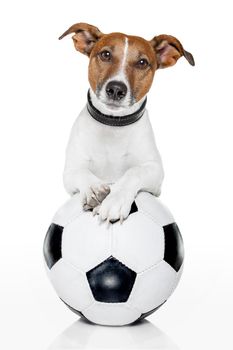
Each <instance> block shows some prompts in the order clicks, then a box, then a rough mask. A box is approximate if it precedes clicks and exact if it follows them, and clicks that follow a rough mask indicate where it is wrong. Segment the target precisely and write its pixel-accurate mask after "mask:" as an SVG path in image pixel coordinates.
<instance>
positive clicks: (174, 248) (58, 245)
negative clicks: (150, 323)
mask: <svg viewBox="0 0 233 350" xmlns="http://www.w3.org/2000/svg"><path fill="white" fill-rule="evenodd" d="M44 258H45V265H46V269H47V272H48V276H49V279H50V280H51V282H52V285H53V286H54V288H55V290H56V292H57V294H58V296H59V297H60V299H61V300H62V301H63V302H64V303H65V304H66V305H67V306H68V307H69V308H70V309H71V310H72V311H74V312H75V313H77V314H78V315H80V316H82V317H84V318H86V319H88V320H89V321H91V322H94V323H97V324H101V325H114V326H119V325H125V324H129V323H132V322H135V321H136V320H139V319H143V318H145V317H147V316H148V315H150V314H151V313H152V312H154V311H156V310H157V309H158V308H159V307H160V306H161V305H162V304H164V303H165V302H166V301H167V299H168V298H169V296H170V295H171V294H172V292H173V291H174V289H175V288H176V286H177V284H178V282H179V279H180V276H181V273H182V268H183V259H184V250H183V241H182V237H181V234H180V232H179V229H178V226H177V225H176V223H175V222H174V219H173V217H172V215H171V213H170V212H169V211H168V209H167V208H166V207H164V205H162V204H161V202H160V201H159V200H158V199H157V198H156V197H155V196H153V195H151V194H149V193H147V192H140V193H139V194H138V196H137V197H136V199H135V202H134V203H133V205H132V208H131V212H130V215H129V217H128V218H127V219H126V220H125V221H124V222H123V224H121V223H120V222H119V221H118V222H115V223H113V224H110V225H109V226H107V224H106V222H102V223H99V220H98V216H97V215H96V216H95V217H93V215H92V212H87V211H83V209H82V207H81V203H80V198H79V195H78V194H76V195H74V196H73V197H72V198H71V199H70V200H69V201H68V202H66V203H65V204H64V205H63V206H62V207H61V208H60V209H59V210H58V212H57V213H56V214H55V216H54V218H53V221H52V224H51V225H50V227H49V229H48V232H47V235H46V237H45V241H44Z"/></svg>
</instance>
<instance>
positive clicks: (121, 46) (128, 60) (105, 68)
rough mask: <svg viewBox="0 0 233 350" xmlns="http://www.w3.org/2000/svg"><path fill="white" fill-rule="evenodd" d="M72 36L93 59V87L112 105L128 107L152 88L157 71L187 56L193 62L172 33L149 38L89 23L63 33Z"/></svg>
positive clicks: (80, 49)
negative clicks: (116, 31)
mask: <svg viewBox="0 0 233 350" xmlns="http://www.w3.org/2000/svg"><path fill="white" fill-rule="evenodd" d="M70 33H75V34H74V35H73V37H72V39H73V42H74V46H75V49H76V50H77V51H79V52H81V53H83V54H85V55H87V56H88V57H89V59H90V62H89V82H90V86H91V88H92V90H93V92H94V93H95V95H96V96H97V98H98V99H100V100H101V101H102V102H103V103H104V104H106V105H108V106H109V107H111V108H116V109H117V108H119V107H129V106H132V105H133V104H134V103H135V102H138V101H140V100H142V98H143V97H144V96H145V95H146V94H147V92H148V91H149V89H150V87H151V84H152V81H153V77H154V74H155V71H156V70H157V69H160V68H167V67H170V66H173V65H174V64H175V63H176V62H177V60H178V59H179V58H180V57H182V56H184V57H185V58H186V59H187V61H188V62H189V63H190V64H191V65H194V59H193V56H192V54H191V53H189V52H188V51H185V50H184V48H183V46H182V44H181V43H180V41H179V40H177V39H176V38H175V37H173V36H170V35H158V36H155V37H154V38H153V39H152V40H150V41H147V40H145V39H143V38H141V37H137V36H130V35H125V34H122V33H111V34H103V33H102V32H101V31H100V30H99V29H98V28H97V27H94V26H92V25H89V24H86V23H77V24H74V25H73V26H71V27H70V28H69V29H68V30H67V31H66V32H65V33H64V34H62V35H61V36H60V38H59V39H62V38H63V37H64V36H66V35H68V34H70Z"/></svg>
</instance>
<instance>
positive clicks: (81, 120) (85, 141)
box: [59, 23, 195, 223]
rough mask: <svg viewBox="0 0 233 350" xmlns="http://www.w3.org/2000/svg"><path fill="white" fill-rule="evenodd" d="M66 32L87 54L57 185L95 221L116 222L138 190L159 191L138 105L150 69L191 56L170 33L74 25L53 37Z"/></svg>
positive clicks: (158, 166)
mask: <svg viewBox="0 0 233 350" xmlns="http://www.w3.org/2000/svg"><path fill="white" fill-rule="evenodd" d="M71 33H72V34H74V35H73V36H72V39H73V43H74V47H75V49H76V50H77V51H79V52H81V53H82V54H84V55H86V56H88V57H89V68H88V79H89V83H90V90H89V92H88V99H87V100H88V101H87V105H86V106H85V108H84V109H83V110H82V111H81V113H80V115H79V116H78V118H77V119H76V121H75V123H74V125H73V128H72V131H71V135H70V139H69V142H68V145H67V149H66V161H65V169H64V177H63V179H64V186H65V189H66V190H67V192H68V193H69V194H71V195H73V194H75V193H77V192H79V193H80V198H81V202H82V206H83V209H84V210H92V211H93V215H96V214H98V215H99V218H100V221H105V220H106V221H107V222H108V223H109V222H115V221H118V220H120V222H121V223H122V222H123V221H124V219H126V218H127V217H128V215H129V213H130V209H131V205H132V203H133V201H134V199H135V197H136V196H137V193H138V192H139V191H147V192H150V193H152V194H153V195H155V196H159V195H160V193H161V185H162V182H163V178H164V170H163V165H162V161H161V157H160V154H159V152H158V149H157V147H156V143H155V139H154V134H153V130H152V127H151V124H150V121H149V116H148V112H147V110H146V95H147V93H148V91H149V89H150V87H151V84H152V81H153V78H154V74H155V72H156V70H157V69H161V68H167V67H170V66H173V65H174V64H175V63H176V62H177V60H178V59H179V58H180V57H182V56H184V57H185V58H186V60H187V61H188V62H189V63H190V64H191V65H192V66H194V65H195V63H194V59H193V56H192V54H191V53H189V52H188V51H186V50H184V48H183V46H182V44H181V43H180V41H179V40H178V39H176V38H175V37H173V36H170V35H158V36H155V37H154V38H153V39H152V40H150V41H147V40H145V39H143V38H142V37H138V36H131V35H126V34H122V33H111V34H103V33H102V32H101V31H100V30H99V29H98V28H97V27H95V26H92V25H89V24H87V23H77V24H74V25H72V26H71V27H70V28H69V29H68V30H66V31H65V32H64V33H63V34H62V35H61V36H60V37H59V39H62V38H64V37H65V36H66V35H68V34H71Z"/></svg>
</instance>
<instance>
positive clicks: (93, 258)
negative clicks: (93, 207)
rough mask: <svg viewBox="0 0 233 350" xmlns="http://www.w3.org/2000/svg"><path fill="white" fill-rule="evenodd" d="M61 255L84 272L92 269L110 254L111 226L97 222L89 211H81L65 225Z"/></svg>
mask: <svg viewBox="0 0 233 350" xmlns="http://www.w3.org/2000/svg"><path fill="white" fill-rule="evenodd" d="M62 255H63V257H64V259H65V260H66V261H68V262H70V263H71V264H72V265H74V266H77V267H78V268H80V269H81V270H82V271H84V272H87V271H89V270H91V269H93V268H94V267H95V266H97V265H99V264H100V263H101V262H103V261H104V260H105V259H107V258H109V257H110V256H111V228H109V229H108V228H107V225H106V224H99V222H98V218H97V216H95V217H93V215H92V213H91V212H85V213H83V214H82V215H81V216H79V217H78V219H77V220H74V221H72V222H71V223H70V224H68V225H67V226H65V228H64V231H63V236H62Z"/></svg>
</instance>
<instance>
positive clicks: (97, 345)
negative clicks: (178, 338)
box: [47, 320, 179, 350]
mask: <svg viewBox="0 0 233 350" xmlns="http://www.w3.org/2000/svg"><path fill="white" fill-rule="evenodd" d="M58 349H59V350H67V349H157V350H159V349H160V350H179V348H178V347H177V345H176V344H175V343H174V342H173V341H172V340H171V339H170V338H169V337H168V336H167V335H166V334H165V333H163V332H162V331H161V330H160V329H158V328H157V327H155V326H154V325H153V323H151V322H149V321H143V322H142V323H141V324H135V325H132V326H125V327H101V326H93V325H91V324H88V323H86V322H85V321H82V320H79V321H77V322H75V323H73V324H72V325H71V326H70V327H68V328H67V329H65V330H64V332H62V333H61V334H60V335H59V336H58V337H57V338H56V339H55V340H54V341H53V342H52V343H51V345H50V346H49V347H48V348H47V350H58Z"/></svg>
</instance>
